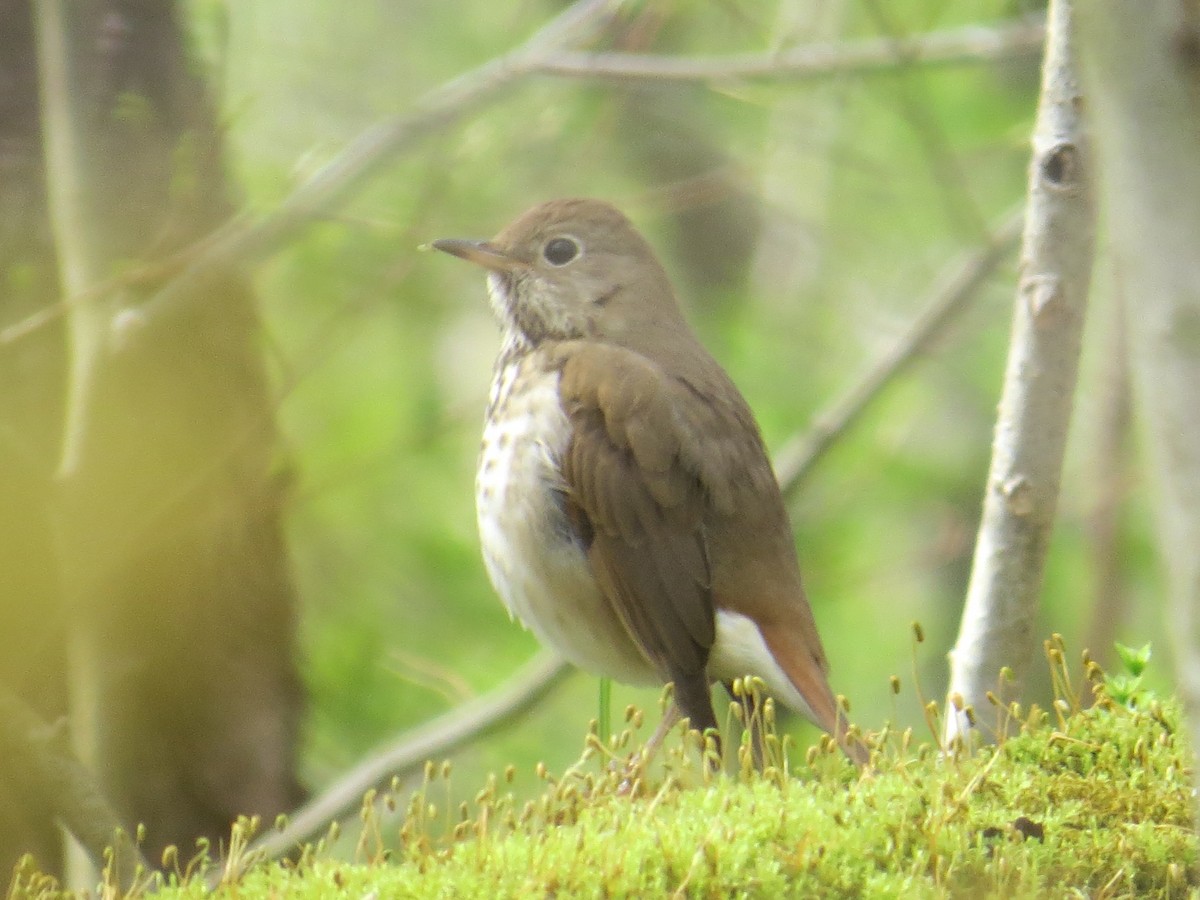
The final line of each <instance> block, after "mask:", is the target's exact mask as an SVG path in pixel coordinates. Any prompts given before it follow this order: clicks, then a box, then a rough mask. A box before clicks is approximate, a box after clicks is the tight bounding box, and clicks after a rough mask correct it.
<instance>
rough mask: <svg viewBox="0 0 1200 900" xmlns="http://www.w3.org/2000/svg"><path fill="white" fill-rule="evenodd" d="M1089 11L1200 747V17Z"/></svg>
mask: <svg viewBox="0 0 1200 900" xmlns="http://www.w3.org/2000/svg"><path fill="white" fill-rule="evenodd" d="M1086 6H1087V9H1086V11H1081V14H1080V23H1079V24H1080V28H1079V32H1080V44H1081V47H1082V49H1083V53H1084V62H1085V65H1086V73H1085V74H1086V75H1087V77H1088V93H1089V96H1090V97H1092V102H1091V105H1090V108H1091V110H1092V115H1093V118H1094V123H1095V129H1096V135H1097V145H1098V156H1099V163H1100V175H1101V181H1100V184H1101V194H1102V197H1103V200H1104V203H1105V204H1106V211H1107V221H1108V222H1109V230H1110V231H1111V239H1112V255H1113V264H1114V265H1115V266H1116V271H1117V277H1118V278H1119V279H1120V281H1121V283H1122V285H1123V288H1124V291H1125V295H1126V298H1127V303H1126V309H1127V310H1128V316H1129V340H1130V350H1131V354H1132V362H1133V371H1134V379H1135V389H1136V408H1137V410H1138V411H1139V414H1140V418H1141V425H1142V428H1143V434H1144V437H1145V440H1144V441H1143V444H1144V446H1145V449H1146V454H1147V457H1148V462H1149V463H1150V467H1151V469H1152V473H1153V482H1154V489H1155V492H1156V496H1155V501H1156V516H1157V522H1158V532H1159V540H1160V544H1161V552H1162V556H1163V560H1164V563H1165V566H1166V572H1167V589H1168V610H1169V617H1170V618H1169V627H1168V629H1167V630H1168V633H1169V634H1170V635H1171V637H1172V640H1173V647H1172V649H1173V651H1174V657H1175V666H1176V672H1177V675H1178V681H1179V688H1178V689H1179V693H1180V696H1181V697H1182V698H1183V701H1184V703H1185V705H1186V707H1187V710H1188V712H1189V714H1190V716H1189V717H1190V721H1191V729H1192V746H1193V748H1197V749H1200V7H1197V6H1196V5H1195V4H1187V3H1163V2H1159V3H1147V2H1145V0H1091V2H1089V3H1088V4H1086Z"/></svg>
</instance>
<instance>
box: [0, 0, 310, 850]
mask: <svg viewBox="0 0 1200 900" xmlns="http://www.w3.org/2000/svg"><path fill="white" fill-rule="evenodd" d="M0 3H3V4H4V5H5V6H6V7H7V9H6V11H7V12H11V13H13V15H12V16H8V17H6V18H5V22H6V26H5V29H0V31H3V32H4V36H3V38H2V39H0V40H3V41H6V42H7V41H13V42H14V43H18V44H19V46H18V47H17V52H16V53H15V55H14V56H12V57H10V56H9V55H8V54H3V57H2V58H3V62H2V63H0V65H5V66H9V65H11V66H12V67H13V68H14V70H15V71H17V73H18V75H19V77H18V78H17V79H16V82H15V84H14V82H5V87H4V88H3V89H4V90H5V91H9V90H13V91H14V92H16V93H19V97H16V98H15V99H14V100H13V101H12V102H13V103H14V105H16V106H18V107H20V108H21V109H22V110H23V111H24V119H23V120H22V121H23V122H24V124H25V131H24V132H23V136H24V138H23V139H24V140H26V141H27V142H29V143H30V144H31V145H32V146H31V147H30V148H29V149H30V153H29V158H30V159H34V158H36V156H37V154H44V155H45V158H46V159H47V161H48V166H49V169H48V172H47V173H46V174H45V175H44V176H43V174H42V171H41V167H40V166H38V167H35V166H33V164H32V163H28V164H27V166H28V168H27V171H25V172H24V174H25V175H26V176H27V177H26V178H25V179H24V180H23V181H22V182H21V186H22V191H21V192H20V195H19V196H20V198H21V205H20V206H19V205H18V203H17V201H16V200H12V201H10V193H9V192H8V191H7V189H6V190H5V191H0V197H3V198H4V200H3V205H0V213H2V214H3V216H4V219H3V222H2V223H0V227H3V228H4V229H5V231H6V233H7V232H9V231H12V230H14V228H15V227H16V226H15V223H16V222H32V223H33V227H30V226H28V225H26V226H25V228H26V230H28V231H30V232H32V233H33V234H35V235H39V236H40V237H41V243H37V244H35V245H33V246H32V249H31V247H30V242H29V241H26V242H25V243H23V244H21V243H17V242H16V240H15V238H14V239H13V241H11V242H10V243H13V244H14V248H13V252H12V253H11V254H9V255H8V256H7V257H5V258H3V259H0V264H2V265H3V266H4V268H5V271H4V272H3V273H0V275H4V276H7V277H0V291H5V292H11V285H12V284H13V283H14V272H15V273H18V274H20V273H22V272H26V271H30V272H33V273H34V274H36V279H35V283H36V284H38V285H41V286H42V288H41V290H40V292H39V293H37V294H36V296H35V297H33V298H31V299H28V300H25V301H23V302H19V301H21V298H17V299H16V300H14V299H13V297H12V296H11V293H4V294H0V310H2V311H3V314H4V322H5V324H7V323H9V322H11V321H15V320H18V319H19V318H21V317H22V314H23V313H27V312H29V311H31V308H36V307H37V306H45V305H47V304H49V303H52V302H54V301H55V300H57V299H58V297H59V296H63V295H65V296H67V297H68V298H71V299H72V302H71V303H70V304H69V305H68V307H67V310H66V325H67V327H66V329H65V331H66V335H67V338H66V348H65V350H64V346H63V342H64V333H63V331H62V330H59V329H54V328H51V329H43V330H41V331H37V332H34V334H35V337H32V338H22V339H20V340H19V341H17V342H16V343H13V344H11V345H9V346H7V347H3V348H0V366H6V367H7V366H12V365H14V362H13V359H14V357H21V356H25V355H28V356H33V357H36V359H37V360H38V362H39V363H40V366H41V368H39V369H36V370H35V369H32V368H30V367H26V371H25V372H24V373H23V374H24V377H23V378H20V379H18V381H17V383H18V384H21V385H22V386H23V388H24V389H25V390H27V391H28V392H29V393H30V394H32V395H36V396H38V397H49V398H50V400H49V401H48V402H46V404H45V406H46V409H47V410H48V412H47V413H42V414H41V415H40V416H38V417H37V418H36V421H35V424H36V425H37V426H38V427H37V428H29V429H28V431H29V432H30V433H31V434H32V435H34V436H37V437H38V438H39V443H38V444H37V446H36V451H35V452H29V453H28V454H27V455H28V456H29V457H31V459H32V463H31V464H30V465H29V466H27V468H28V469H30V472H31V474H30V475H29V476H27V477H26V478H25V479H24V484H22V485H19V487H21V488H22V489H23V491H24V492H23V493H22V494H19V495H18V494H17V493H15V492H14V493H11V494H10V496H9V497H8V498H6V499H9V500H10V503H6V504H4V506H5V508H4V509H3V511H2V512H0V516H3V520H2V521H3V522H6V523H8V524H7V526H6V527H5V532H6V536H7V533H8V532H10V531H11V532H16V531H18V530H19V529H20V528H21V527H22V526H21V524H20V523H22V522H25V523H29V522H34V523H36V522H37V521H45V522H48V523H49V524H48V526H47V528H46V529H45V531H46V532H47V533H48V534H49V535H50V537H47V536H45V535H42V536H41V544H40V545H39V547H40V551H41V556H40V557H39V558H38V559H35V561H34V563H35V565H36V564H38V560H39V559H40V565H41V566H42V568H41V571H42V572H43V573H45V574H44V575H43V578H45V580H47V581H48V582H49V584H50V587H48V588H46V589H45V590H43V591H41V593H39V594H36V595H35V594H34V593H33V592H32V590H31V589H26V590H24V592H22V591H21V590H19V589H18V587H17V586H15V585H13V584H11V583H10V582H11V578H8V577H6V576H8V574H9V573H7V572H5V573H4V574H2V575H0V579H2V580H0V589H2V590H3V591H4V593H3V594H2V595H0V618H3V619H6V621H4V622H0V625H6V624H8V623H9V622H13V627H12V629H11V630H9V629H5V630H4V631H3V632H2V633H0V641H2V642H3V644H4V647H3V650H4V651H5V652H4V653H3V654H2V655H3V656H5V657H6V659H5V661H4V664H3V665H4V668H3V669H0V674H3V675H4V677H5V678H6V680H7V681H8V683H9V684H10V685H11V686H12V687H13V689H14V691H15V693H16V694H17V695H18V696H20V697H22V698H23V699H24V700H25V701H26V702H29V703H30V705H31V706H33V707H34V708H35V709H36V710H37V711H38V712H39V713H40V714H41V715H42V716H44V717H48V718H53V717H54V716H56V715H61V713H62V710H63V708H64V700H63V689H62V685H63V684H64V680H65V676H64V671H66V670H69V671H70V672H71V676H70V700H69V705H70V708H71V713H72V720H73V721H72V729H73V731H74V732H75V734H76V740H77V748H78V749H79V750H80V751H82V752H81V754H80V755H81V756H83V757H84V759H85V762H87V763H89V764H90V765H92V766H93V768H94V771H95V774H96V776H97V778H98V780H99V782H100V784H101V786H102V787H103V789H104V791H105V794H106V795H107V796H108V798H109V800H111V801H112V803H113V805H114V807H115V808H116V809H117V811H118V812H119V813H120V814H121V815H122V816H123V817H124V818H125V820H126V822H127V823H128V824H129V825H130V826H132V825H134V824H135V823H138V822H141V823H144V824H145V825H146V826H147V835H148V841H147V848H146V849H147V851H148V855H149V856H151V858H154V857H156V856H157V854H158V852H159V851H160V850H161V849H162V848H163V847H164V846H166V845H167V844H171V843H175V844H179V845H180V846H181V847H183V848H190V847H191V846H192V845H193V842H194V840H195V838H196V837H198V836H207V837H209V838H210V839H212V840H213V841H214V842H215V841H218V840H220V839H222V838H223V837H226V836H227V834H228V829H229V825H230V823H231V822H232V820H233V819H234V818H235V817H236V816H237V815H239V814H243V813H245V814H254V813H258V814H261V815H263V816H265V817H268V818H271V817H274V816H275V815H276V814H277V813H280V812H284V811H287V810H289V809H291V808H293V807H294V806H295V805H297V803H298V802H299V800H300V799H301V791H300V788H299V786H298V783H297V780H296V778H295V774H294V753H295V749H296V742H297V732H298V724H299V716H300V713H301V708H302V699H303V698H302V691H301V688H300V684H299V678H298V675H297V672H296V668H295V662H294V643H295V628H296V623H295V597H294V592H293V589H292V585H291V582H290V578H289V573H288V566H287V558H286V551H285V547H284V542H283V534H282V526H281V514H282V506H283V502H284V496H285V489H286V467H285V465H284V463H283V460H282V459H281V448H280V442H279V438H278V435H277V433H276V429H275V425H274V420H273V405H272V400H271V396H270V391H269V385H268V382H267V378H266V374H265V370H264V366H263V361H262V358H261V350H260V347H259V345H258V337H259V327H258V322H257V319H256V314H255V310H254V304H253V297H252V295H251V292H250V290H249V286H248V284H247V283H246V280H245V278H244V277H243V276H242V275H241V274H240V273H238V272H233V271H225V272H219V273H216V274H212V275H209V276H208V277H206V278H204V279H202V280H201V283H200V284H199V286H198V287H197V288H195V289H194V290H193V292H192V295H191V296H190V298H189V299H188V300H187V302H185V303H181V304H176V305H175V306H173V307H172V308H171V312H170V314H169V315H163V316H159V317H155V318H153V319H149V320H143V321H140V322H139V326H140V327H138V328H136V329H123V328H122V327H121V323H122V322H123V321H128V320H129V318H130V316H136V313H132V312H130V310H132V309H134V308H135V307H136V304H137V303H138V302H139V301H140V300H141V299H143V298H144V297H146V296H149V295H151V294H152V293H153V292H154V291H155V290H156V289H157V288H158V287H160V286H161V284H160V282H159V281H156V278H155V276H154V275H153V274H151V273H152V270H153V268H154V267H153V265H151V264H152V263H154V262H155V261H157V260H159V259H162V258H164V257H166V256H168V255H170V254H172V253H174V252H177V251H179V250H181V249H182V248H184V247H187V246H188V245H189V244H190V243H191V242H192V241H194V240H195V239H196V238H197V237H199V236H201V235H203V234H205V233H207V232H208V231H209V230H210V229H212V228H214V227H215V226H216V225H218V224H219V223H220V222H222V221H223V220H225V219H226V218H227V217H228V216H229V215H230V214H231V213H232V211H233V209H234V207H233V204H232V203H231V202H230V198H229V193H230V192H229V188H228V185H227V183H226V181H225V175H224V167H223V161H222V157H221V147H220V126H219V123H218V121H217V119H216V114H215V112H214V110H213V108H212V105H211V103H210V102H209V99H208V97H207V95H206V93H205V89H204V84H203V83H202V81H201V80H200V79H199V78H198V77H197V75H196V71H197V67H196V65H195V64H194V61H192V60H190V59H189V58H188V54H187V49H186V45H185V41H184V37H183V34H184V30H183V28H182V24H181V21H180V18H179V12H178V10H177V9H176V7H175V5H174V4H171V3H155V4H146V3H139V2H134V0H81V2H73V3H62V2H60V0H36V2H34V3H33V4H30V3H29V2H28V0H26V2H18V0H0ZM31 8H32V9H33V10H34V11H35V19H34V21H35V22H36V25H37V34H36V37H37V46H38V48H39V51H40V54H39V55H38V56H37V57H36V59H37V64H38V67H39V68H40V73H39V74H40V88H41V94H40V96H41V115H40V119H39V108H38V102H37V94H36V93H31V92H34V91H36V90H37V88H38V86H39V82H38V80H36V79H35V78H34V75H33V65H34V61H35V54H34V51H33V40H34V32H33V30H31V29H29V28H25V29H23V30H13V29H10V28H9V23H10V22H13V21H18V22H20V21H24V22H28V21H29V19H30V12H29V11H30V9H31ZM56 15H57V16H58V18H57V19H56V18H55V16H56ZM56 50H57V51H61V54H60V56H61V58H56V56H55V52H56ZM0 99H3V100H7V99H8V98H7V97H3V98H0ZM0 121H3V122H4V126H0V127H5V126H7V124H8V123H7V121H6V120H5V119H4V118H3V117H0ZM0 133H2V132H0ZM39 135H41V136H42V137H44V143H41V142H39ZM47 188H48V189H49V190H48V195H49V197H50V198H51V211H50V214H49V216H47V214H46V212H45V209H46V206H45V203H46V201H45V195H46V191H47ZM10 203H11V205H10ZM30 213H33V215H32V216H30V215H29V214H30ZM47 222H49V223H50V227H48V226H47V224H46V223H47ZM39 223H40V224H39ZM50 231H52V233H53V236H54V241H55V243H54V244H52V243H51V241H50V239H49V235H48V234H47V232H50ZM56 265H57V268H58V273H59V279H60V286H61V288H60V289H61V292H62V293H61V294H59V292H58V291H59V289H56V288H54V287H52V285H53V281H52V279H53V277H54V270H55V266H56ZM81 291H83V293H82V294H81V293H80V292H81ZM64 394H65V396H66V397H67V401H66V404H65V406H66V408H65V409H64V404H63V402H62V401H61V400H60V399H59V397H60V396H62V395H64ZM0 416H3V417H4V418H3V419H2V420H0V421H2V424H3V426H4V428H3V429H0V433H2V434H3V435H4V436H5V437H0V453H5V452H7V453H8V455H10V456H11V455H13V454H12V452H11V451H9V448H8V446H7V445H6V444H5V438H6V437H7V436H8V435H9V433H10V431H11V432H14V433H17V434H22V436H24V431H25V422H24V420H20V419H17V418H14V417H13V416H12V415H11V414H9V413H8V412H7V411H4V412H0ZM28 417H29V416H27V418H28ZM55 445H57V448H55ZM5 475H6V476H7V475H8V473H7V472H5ZM24 527H25V528H26V530H28V531H29V532H30V533H31V535H32V534H38V532H37V531H36V530H35V529H31V528H29V526H28V524H26V525H25V526H24ZM30 540H32V538H30ZM51 546H52V547H53V556H51V555H50V551H49V549H48V548H50V547H51ZM7 550H8V548H7V547H5V548H4V551H7ZM4 551H0V552H4ZM32 555H33V554H32V552H31V556H32ZM48 563H51V564H48ZM60 597H61V599H59V598H60ZM35 603H36V604H40V605H41V608H40V609H36V611H35V612H33V613H30V612H28V610H30V609H31V608H32V604H35ZM17 611H25V613H24V615H25V619H26V620H28V619H33V620H34V621H33V624H30V623H29V622H28V621H25V622H22V621H19V618H20V617H19V615H18V612H17ZM68 630H69V631H70V632H71V634H72V638H73V639H72V640H71V641H70V650H71V657H72V658H71V660H70V663H69V664H68V665H67V666H66V667H65V668H64V665H63V662H62V656H63V647H64V643H65V641H66V639H65V637H64V634H65V632H66V631H68ZM41 632H46V634H45V635H41ZM35 641H36V642H37V643H38V645H40V646H42V647H47V646H48V647H49V648H50V649H51V652H50V653H48V654H46V658H47V660H49V661H48V662H43V661H42V660H41V659H40V658H35V659H34V660H29V659H23V658H22V656H21V653H22V651H23V650H24V648H26V647H30V646H33V645H34V642H35ZM10 645H11V646H12V647H13V648H14V649H15V650H16V651H17V658H16V662H15V663H14V662H11V661H10V660H9V659H7V656H8V651H9V649H10ZM25 655H26V656H35V657H36V655H35V654H29V653H26V654H25ZM35 662H36V665H35ZM14 668H15V671H9V670H10V669H14ZM47 685H51V686H53V688H54V691H53V692H52V693H53V700H54V702H48V703H43V704H34V703H32V702H30V699H29V698H30V690H31V689H34V690H40V691H45V690H47V687H46V686H47ZM0 727H2V726H0ZM3 770H4V767H3V765H0V772H2V771H3ZM2 789H3V788H2V782H0V790H2ZM0 799H3V800H7V799H8V798H0ZM17 799H18V800H20V801H23V802H20V803H19V805H18V807H17V808H18V809H20V810H21V814H22V816H24V817H25V819H26V820H32V821H37V822H39V823H45V820H46V819H47V818H48V815H49V814H48V812H47V809H48V806H46V805H45V804H44V803H43V802H41V801H39V798H37V797H24V798H17ZM42 799H43V800H44V798H42ZM3 807H4V804H3V803H0V808H3ZM2 821H3V818H2V817H0V822H2ZM43 831H44V829H41V828H39V829H34V830H30V831H29V832H28V834H23V833H21V832H20V831H18V830H16V829H12V830H9V831H7V832H4V833H0V838H3V840H4V845H3V847H0V857H3V858H5V859H11V858H12V857H13V855H14V854H17V853H20V852H23V851H25V850H29V849H33V850H35V851H36V852H37V853H38V855H39V859H38V861H39V863H40V864H41V865H43V866H44V867H46V868H48V869H52V868H54V865H55V862H56V861H55V860H53V859H48V858H47V856H48V854H49V852H50V851H49V850H48V849H47V848H46V842H45V841H44V840H38V841H36V842H31V837H30V836H31V835H35V834H42V833H43Z"/></svg>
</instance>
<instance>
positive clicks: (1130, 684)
mask: <svg viewBox="0 0 1200 900" xmlns="http://www.w3.org/2000/svg"><path fill="white" fill-rule="evenodd" d="M1114 646H1115V647H1116V651H1117V656H1118V658H1119V659H1120V660H1121V665H1122V666H1123V667H1124V669H1125V671H1123V672H1116V673H1114V674H1111V675H1107V676H1106V677H1105V679H1104V690H1105V692H1106V693H1107V694H1108V696H1110V697H1112V699H1113V700H1114V701H1115V702H1117V703H1120V704H1121V705H1122V706H1128V707H1129V708H1130V709H1135V708H1145V707H1146V705H1147V704H1149V703H1152V702H1154V701H1155V696H1154V692H1153V691H1149V690H1147V689H1146V688H1145V687H1143V683H1142V682H1143V675H1144V674H1145V671H1146V666H1147V665H1148V664H1149V662H1150V645H1149V644H1143V645H1142V646H1141V647H1137V648H1134V647H1126V646H1125V645H1124V644H1122V643H1121V642H1120V641H1118V642H1117V643H1116V644H1115V645H1114Z"/></svg>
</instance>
